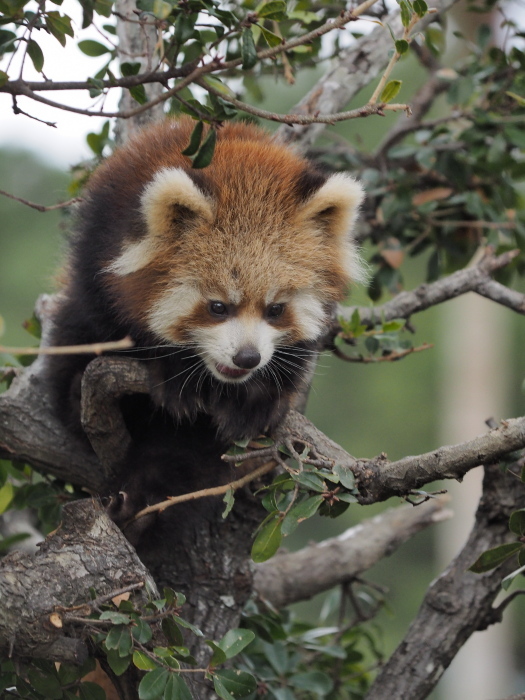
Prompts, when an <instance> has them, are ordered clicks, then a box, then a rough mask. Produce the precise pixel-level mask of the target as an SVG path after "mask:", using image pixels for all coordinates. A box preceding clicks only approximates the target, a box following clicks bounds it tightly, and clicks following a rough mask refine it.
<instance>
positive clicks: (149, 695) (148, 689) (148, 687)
mask: <svg viewBox="0 0 525 700" xmlns="http://www.w3.org/2000/svg"><path fill="white" fill-rule="evenodd" d="M169 675H170V672H169V671H167V670H166V669H165V668H156V669H155V670H154V671H149V672H148V673H147V674H146V675H145V676H144V678H143V679H142V680H141V681H140V684H139V699H140V700H157V698H160V697H162V694H163V693H164V688H165V687H166V683H167V682H168V678H169Z"/></svg>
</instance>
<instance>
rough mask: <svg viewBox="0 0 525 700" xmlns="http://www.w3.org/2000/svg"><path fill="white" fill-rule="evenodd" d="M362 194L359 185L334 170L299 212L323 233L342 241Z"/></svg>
mask: <svg viewBox="0 0 525 700" xmlns="http://www.w3.org/2000/svg"><path fill="white" fill-rule="evenodd" d="M363 198H364V192H363V189H362V187H361V185H360V184H359V183H358V182H357V181H356V180H354V179H353V178H352V177H350V176H349V175H346V174H344V173H336V174H335V175H332V176H331V177H329V178H328V180H327V181H326V182H325V183H324V184H323V185H322V186H321V187H320V188H319V189H318V190H316V192H315V193H314V194H313V195H312V197H310V199H309V200H308V201H307V202H306V203H305V205H304V207H303V211H302V215H303V216H304V217H305V219H309V220H310V221H312V222H313V223H314V225H316V226H317V227H318V229H319V231H320V232H321V233H323V234H324V235H327V236H329V237H332V238H335V239H339V240H341V241H343V240H346V239H348V238H349V237H350V235H351V230H352V228H353V225H354V223H355V220H356V217H357V213H358V211H359V206H360V204H361V202H362V201H363Z"/></svg>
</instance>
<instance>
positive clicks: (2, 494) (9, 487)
mask: <svg viewBox="0 0 525 700" xmlns="http://www.w3.org/2000/svg"><path fill="white" fill-rule="evenodd" d="M13 495H14V489H13V484H12V483H11V482H10V481H7V482H6V483H5V484H4V485H3V486H2V488H1V489H0V513H4V512H5V511H6V510H7V508H8V507H9V504H10V503H11V501H12V500H13Z"/></svg>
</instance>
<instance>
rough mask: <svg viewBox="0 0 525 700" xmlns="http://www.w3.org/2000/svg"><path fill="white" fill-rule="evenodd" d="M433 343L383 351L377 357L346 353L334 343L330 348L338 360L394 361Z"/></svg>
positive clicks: (426, 348)
mask: <svg viewBox="0 0 525 700" xmlns="http://www.w3.org/2000/svg"><path fill="white" fill-rule="evenodd" d="M433 347H434V345H433V343H423V345H418V347H415V348H407V349H406V350H400V351H399V352H389V353H385V354H384V355H380V356H379V357H374V356H373V355H370V356H364V355H346V354H345V353H344V352H343V351H342V350H341V348H339V347H337V345H335V346H334V347H333V348H332V352H333V353H334V355H335V356H336V357H338V358H339V359H340V360H344V361H345V362H360V363H361V364H365V365H366V364H370V363H374V362H395V361H396V360H401V359H402V358H403V357H406V356H407V355H411V354H412V353H413V352H421V351H422V350H430V348H433Z"/></svg>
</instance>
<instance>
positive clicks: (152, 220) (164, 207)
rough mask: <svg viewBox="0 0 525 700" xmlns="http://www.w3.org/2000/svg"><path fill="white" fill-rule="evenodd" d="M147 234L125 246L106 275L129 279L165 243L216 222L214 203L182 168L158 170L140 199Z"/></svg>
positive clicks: (150, 259)
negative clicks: (190, 229) (192, 228)
mask: <svg viewBox="0 0 525 700" xmlns="http://www.w3.org/2000/svg"><path fill="white" fill-rule="evenodd" d="M141 208H142V214H143V216H144V218H145V220H146V229H147V231H146V234H145V235H144V236H143V237H142V238H140V239H139V240H138V241H134V242H132V243H129V244H128V245H126V246H124V248H123V250H121V252H120V254H119V255H118V257H116V258H115V259H114V260H113V261H112V262H111V263H110V264H109V265H108V266H107V267H106V272H112V273H114V274H116V275H118V276H124V275H129V274H131V273H133V272H137V271H138V270H141V269H142V268H144V267H145V266H146V265H148V264H149V263H150V262H151V261H152V260H153V259H154V258H155V256H156V255H158V254H159V252H160V251H162V249H163V247H165V243H164V242H165V240H166V238H169V239H171V240H174V239H176V237H177V234H180V233H182V232H183V231H184V230H185V228H187V227H188V226H191V225H193V224H195V223H197V222H198V221H201V222H202V221H208V222H211V221H213V205H212V201H211V200H210V199H209V198H208V197H206V195H205V194H204V193H203V192H202V191H201V190H200V189H199V188H198V187H197V185H196V184H195V183H194V182H193V180H192V179H191V177H190V176H189V175H188V174H187V173H186V172H185V171H184V170H182V168H164V169H163V170H159V172H158V173H157V174H156V175H155V177H154V178H153V180H151V182H150V183H149V184H148V185H147V186H146V188H145V190H144V192H143V194H142V197H141Z"/></svg>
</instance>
